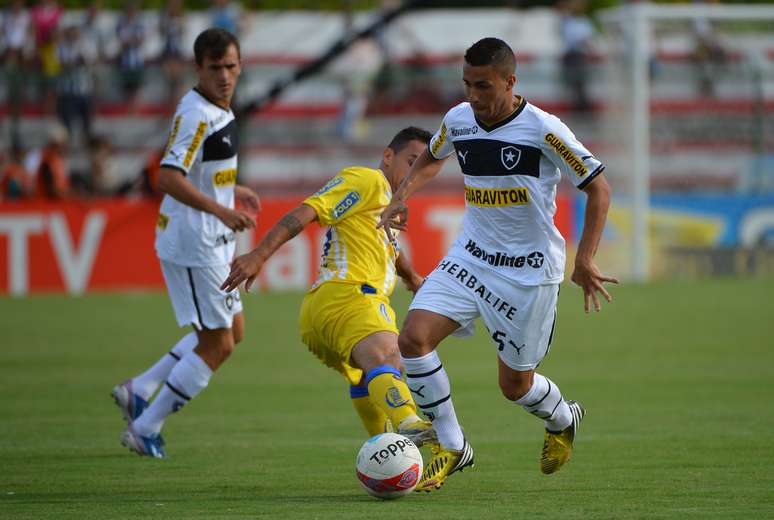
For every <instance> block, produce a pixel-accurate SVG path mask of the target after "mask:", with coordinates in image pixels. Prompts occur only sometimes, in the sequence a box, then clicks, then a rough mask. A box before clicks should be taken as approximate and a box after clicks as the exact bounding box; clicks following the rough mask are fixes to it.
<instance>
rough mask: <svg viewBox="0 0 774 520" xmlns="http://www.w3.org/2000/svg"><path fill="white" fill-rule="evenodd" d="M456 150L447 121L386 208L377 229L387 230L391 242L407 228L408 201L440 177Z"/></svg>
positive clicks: (412, 166) (415, 162)
mask: <svg viewBox="0 0 774 520" xmlns="http://www.w3.org/2000/svg"><path fill="white" fill-rule="evenodd" d="M453 150H454V146H453V145H452V143H451V141H450V140H449V139H448V136H447V131H446V121H445V118H444V122H443V123H442V124H441V128H439V129H438V131H437V132H436V133H435V135H434V136H433V138H432V139H431V140H430V143H429V145H428V147H427V148H426V149H425V151H424V152H422V155H420V156H419V157H417V160H416V161H414V164H412V165H411V169H410V170H409V172H408V174H407V175H406V178H405V179H403V182H401V183H400V186H399V187H398V189H397V190H396V191H395V193H393V195H392V200H391V201H390V204H389V205H388V206H387V207H386V208H385V209H384V211H383V212H382V216H381V218H380V219H379V223H378V224H377V225H376V227H383V228H384V230H385V231H386V232H387V236H388V237H389V238H390V240H392V238H393V237H392V232H391V229H393V228H394V229H400V230H401V231H405V230H406V229H407V224H408V206H406V200H408V198H409V197H410V196H411V195H412V194H413V193H414V192H416V191H417V190H419V189H420V188H422V187H423V186H424V185H425V184H427V183H428V182H430V180H431V179H432V178H433V177H435V176H436V175H438V172H439V171H441V166H443V162H444V161H445V160H446V158H447V157H448V156H449V154H450V153H451V152H452V151H453Z"/></svg>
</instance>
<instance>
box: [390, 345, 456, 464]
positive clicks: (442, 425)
mask: <svg viewBox="0 0 774 520" xmlns="http://www.w3.org/2000/svg"><path fill="white" fill-rule="evenodd" d="M401 361H403V366H404V367H405V368H406V383H407V384H408V387H409V390H411V395H413V396H414V402H416V403H417V407H418V408H419V409H420V410H422V412H423V413H424V414H425V415H427V417H428V418H429V419H430V420H431V421H432V422H433V427H434V428H435V431H436V433H437V434H438V440H439V441H440V443H441V445H443V447H444V448H450V449H453V450H461V449H462V447H463V446H464V445H465V437H464V436H463V434H462V428H460V423H459V422H457V414H456V412H455V411H454V405H453V404H452V400H451V386H450V385H449V376H447V375H446V370H444V369H443V365H441V360H440V358H439V357H438V354H437V353H436V352H435V351H432V352H431V353H429V354H427V355H425V356H422V357H418V358H404V357H403V356H401Z"/></svg>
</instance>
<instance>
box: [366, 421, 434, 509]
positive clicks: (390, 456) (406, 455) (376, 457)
mask: <svg viewBox="0 0 774 520" xmlns="http://www.w3.org/2000/svg"><path fill="white" fill-rule="evenodd" d="M421 475H422V454H421V453H419V449H418V448H417V447H416V445H415V444H414V443H413V442H411V441H410V440H409V439H407V438H406V437H404V436H403V435H398V434H397V433H380V434H379V435H375V436H373V437H371V438H370V439H368V440H367V441H366V442H365V444H363V447H362V448H360V452H359V453H358V454H357V478H358V479H359V480H360V483H361V484H362V485H363V487H364V488H365V490H366V491H367V492H368V493H369V494H370V495H373V496H375V497H378V498H384V499H391V498H400V497H402V496H404V495H408V494H409V493H411V492H412V491H414V488H415V487H417V483H418V482H419V477H420V476H421Z"/></svg>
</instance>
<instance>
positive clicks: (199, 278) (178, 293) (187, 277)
mask: <svg viewBox="0 0 774 520" xmlns="http://www.w3.org/2000/svg"><path fill="white" fill-rule="evenodd" d="M160 262H161V272H162V273H164V280H165V281H166V282H167V289H168V290H169V298H170V299H171V300H172V308H173V309H174V310H175V317H176V318H177V324H178V325H180V326H181V327H185V326H187V325H193V326H194V327H196V329H197V330H202V329H230V328H231V325H232V323H233V321H234V316H235V315H236V314H239V313H240V312H242V299H241V298H240V296H239V290H238V289H237V290H235V291H232V292H230V293H226V292H223V291H221V290H220V285H221V284H222V283H223V282H224V281H225V280H226V278H227V277H228V273H229V266H228V265H213V266H207V267H186V266H183V265H178V264H173V263H172V262H167V261H166V260H160Z"/></svg>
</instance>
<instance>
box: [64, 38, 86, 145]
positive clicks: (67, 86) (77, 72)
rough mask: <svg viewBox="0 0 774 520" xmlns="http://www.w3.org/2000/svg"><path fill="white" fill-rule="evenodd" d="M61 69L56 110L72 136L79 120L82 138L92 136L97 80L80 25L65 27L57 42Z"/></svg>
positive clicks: (84, 139) (84, 140)
mask: <svg viewBox="0 0 774 520" xmlns="http://www.w3.org/2000/svg"><path fill="white" fill-rule="evenodd" d="M57 56H58V58H59V64H60V68H61V71H60V73H59V76H58V77H57V85H56V91H57V101H56V111H57V115H58V116H59V119H60V120H61V121H62V123H63V124H64V125H65V127H66V128H67V132H68V134H69V135H70V137H71V138H72V136H73V131H74V130H75V125H76V122H79V123H80V126H81V130H82V134H81V136H82V140H83V142H84V143H85V142H88V141H89V139H90V138H91V120H92V116H93V94H94V81H93V77H92V70H91V62H90V59H89V57H88V54H87V53H86V52H85V50H84V48H83V41H82V40H81V38H80V29H79V28H78V27H77V26H74V25H73V26H70V27H66V28H65V29H64V30H62V36H61V38H60V39H59V43H58V45H57Z"/></svg>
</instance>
